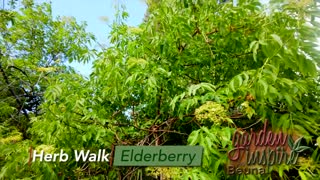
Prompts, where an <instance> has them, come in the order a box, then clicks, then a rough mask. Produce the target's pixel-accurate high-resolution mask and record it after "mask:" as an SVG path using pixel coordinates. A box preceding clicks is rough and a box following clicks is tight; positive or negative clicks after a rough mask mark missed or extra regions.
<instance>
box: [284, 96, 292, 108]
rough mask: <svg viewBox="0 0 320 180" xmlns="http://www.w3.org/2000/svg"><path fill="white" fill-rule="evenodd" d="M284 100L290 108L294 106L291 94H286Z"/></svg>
mask: <svg viewBox="0 0 320 180" xmlns="http://www.w3.org/2000/svg"><path fill="white" fill-rule="evenodd" d="M284 98H285V99H286V101H287V102H288V104H289V105H290V106H292V97H291V96H290V95H289V94H284Z"/></svg>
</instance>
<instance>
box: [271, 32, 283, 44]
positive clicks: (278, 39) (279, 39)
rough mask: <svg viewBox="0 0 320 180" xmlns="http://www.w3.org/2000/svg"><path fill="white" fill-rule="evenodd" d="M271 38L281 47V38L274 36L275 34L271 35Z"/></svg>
mask: <svg viewBox="0 0 320 180" xmlns="http://www.w3.org/2000/svg"><path fill="white" fill-rule="evenodd" d="M271 37H272V38H273V39H274V40H275V41H276V42H277V43H278V44H279V45H280V46H282V45H283V43H282V41H281V38H280V37H279V36H278V35H276V34H271Z"/></svg>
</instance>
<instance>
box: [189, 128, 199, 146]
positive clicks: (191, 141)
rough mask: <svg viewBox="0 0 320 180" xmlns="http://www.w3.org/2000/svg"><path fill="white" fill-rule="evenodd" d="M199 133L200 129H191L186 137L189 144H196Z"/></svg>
mask: <svg viewBox="0 0 320 180" xmlns="http://www.w3.org/2000/svg"><path fill="white" fill-rule="evenodd" d="M199 133H200V130H196V131H192V133H191V134H190V135H189V137H188V144H189V145H196V144H197V143H198V142H199Z"/></svg>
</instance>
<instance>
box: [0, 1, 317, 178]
mask: <svg viewBox="0 0 320 180" xmlns="http://www.w3.org/2000/svg"><path fill="white" fill-rule="evenodd" d="M318 6H319V4H317V3H313V2H311V1H299V2H291V1H289V2H286V1H272V2H270V4H268V5H266V6H263V5H262V4H261V3H259V2H258V1H251V0H243V1H239V3H238V4H237V6H233V5H232V3H225V4H219V3H218V2H217V1H206V0H199V1H191V0H180V1H170V0H167V1H162V2H161V3H159V4H157V6H155V8H154V9H152V11H150V15H149V17H148V18H147V19H146V21H145V22H144V23H142V24H141V25H140V26H139V27H129V26H127V25H126V24H125V19H126V18H127V17H128V14H127V13H126V12H125V10H124V9H120V11H119V12H118V14H117V18H116V20H115V22H114V24H113V25H112V32H111V34H110V40H111V43H112V45H111V46H110V47H108V48H106V49H105V50H103V51H102V52H99V53H97V60H95V61H94V70H93V73H92V74H91V75H90V79H89V80H86V79H83V78H82V77H81V76H79V75H77V74H75V73H69V74H67V73H60V74H59V75H58V76H57V75H53V76H52V79H50V80H49V83H48V84H47V86H46V89H45V91H44V96H43V101H42V103H41V105H40V110H41V112H42V113H41V114H40V115H38V116H34V117H33V118H32V127H31V128H29V129H28V132H30V134H31V135H32V138H31V140H29V141H22V142H21V143H20V145H21V144H24V146H22V148H19V149H20V152H16V153H15V154H14V155H11V156H10V157H14V158H18V159H19V161H15V160H13V159H10V158H9V159H6V161H4V162H5V163H4V165H3V168H2V171H1V174H0V175H1V176H0V177H9V174H10V172H13V171H16V167H17V166H18V167H19V171H18V173H15V178H21V177H25V176H29V177H41V176H44V177H47V176H49V175H51V178H52V179H53V178H89V177H90V178H105V177H106V176H107V177H108V178H110V179H115V178H119V179H130V178H138V177H140V178H141V177H143V178H146V177H147V176H148V177H154V178H159V177H161V178H162V179H164V178H167V179H169V178H171V179H180V178H181V176H182V177H183V178H185V179H188V178H191V179H248V178H250V179H261V178H272V179H277V178H278V179H280V178H284V179H294V178H297V177H299V176H300V178H301V179H308V178H309V179H310V178H316V177H318V176H319V155H318V154H317V151H318V149H319V147H316V146H314V144H315V142H316V139H317V138H318V136H319V118H318V117H319V110H318V109H319V99H318V98H319V95H318V93H319V88H318V87H319V81H318V70H317V68H318V63H319V61H318V57H319V56H318V54H319V50H317V49H315V47H316V41H317V37H319V23H318V22H317V21H316V17H319V15H320V14H319V7H318ZM122 8H123V7H122ZM64 35H65V34H64ZM64 35H63V36H64ZM78 37H81V36H78ZM56 38H57V37H56ZM60 41H61V40H60ZM68 42H69V41H68ZM70 42H76V40H70ZM67 47H69V46H67ZM80 52H83V51H81V50H80ZM20 53H22V52H20ZM83 55H84V54H82V55H81V54H80V56H79V58H80V57H86V56H83ZM76 59H77V58H76ZM41 67H42V66H41ZM44 68H48V67H44ZM46 70H48V69H46ZM13 100H14V99H13ZM266 119H268V120H269V122H270V126H272V128H275V129H278V128H280V129H282V130H283V131H285V132H288V133H292V132H294V133H295V134H297V135H299V136H304V138H305V139H306V142H304V143H306V144H308V145H309V146H312V147H313V149H314V151H308V152H306V153H307V154H306V155H305V156H302V157H300V158H299V162H298V164H297V165H291V166H287V165H281V166H274V167H273V169H272V172H271V173H270V174H267V175H263V176H261V175H247V176H229V175H227V174H226V173H225V171H224V165H225V164H226V162H227V152H228V150H230V149H231V148H232V143H231V136H232V133H233V132H234V130H236V129H237V128H248V127H252V126H255V127H257V128H259V126H262V125H263V122H264V121H265V120H266ZM30 143H32V144H33V146H37V147H36V148H38V149H40V148H43V149H45V151H46V152H55V151H59V150H60V149H64V151H65V152H67V153H69V154H72V153H71V152H73V150H75V149H90V150H93V151H95V150H97V149H102V148H104V149H107V150H108V151H110V152H113V148H112V147H114V145H186V144H188V145H201V146H203V147H204V157H203V161H202V166H201V167H197V168H137V167H126V168H122V167H120V168H119V167H112V166H111V165H112V164H109V163H88V162H75V161H73V160H71V161H68V162H66V163H64V164H62V163H61V164H58V163H44V162H41V163H40V162H35V163H32V164H30V166H29V167H28V166H19V162H21V160H23V161H22V162H24V163H25V164H27V161H28V154H27V151H28V148H29V144H30ZM26 144H28V145H26ZM8 146H9V145H8ZM10 146H11V147H13V146H14V145H10ZM3 152H4V151H2V153H1V154H4V153H3ZM5 156H6V157H7V156H8V154H6V155H5ZM8 157H9V156H8ZM3 159H4V158H3ZM71 159H72V158H71ZM25 164H24V165H25ZM20 168H21V169H20ZM28 168H29V169H28ZM285 170H286V171H285Z"/></svg>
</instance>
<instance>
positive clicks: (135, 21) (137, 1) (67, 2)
mask: <svg viewBox="0 0 320 180" xmlns="http://www.w3.org/2000/svg"><path fill="white" fill-rule="evenodd" d="M51 2H52V12H53V16H73V17H75V18H76V20H77V21H78V22H83V21H85V22H86V23H87V25H88V26H87V32H91V33H93V34H94V35H95V37H96V39H97V41H98V42H99V43H100V44H103V45H108V36H109V33H110V31H111V28H110V27H109V25H111V23H112V22H113V20H114V19H115V12H116V8H115V5H117V4H118V3H119V2H120V3H121V2H122V3H123V4H125V6H126V9H127V12H128V13H129V18H128V20H127V24H128V25H130V26H137V25H139V24H140V23H141V22H142V21H143V18H144V14H145V12H146V9H147V5H146V3H145V2H144V1H143V0H90V1H89V0H52V1H51ZM101 17H107V19H108V21H107V22H106V21H103V20H101ZM94 47H95V46H94ZM94 47H93V48H94ZM70 65H71V66H72V67H74V68H75V69H76V70H77V71H78V72H79V73H81V74H82V75H84V76H86V77H88V76H89V75H90V73H91V72H92V70H91V66H92V63H88V64H81V63H76V62H74V63H71V64H70Z"/></svg>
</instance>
